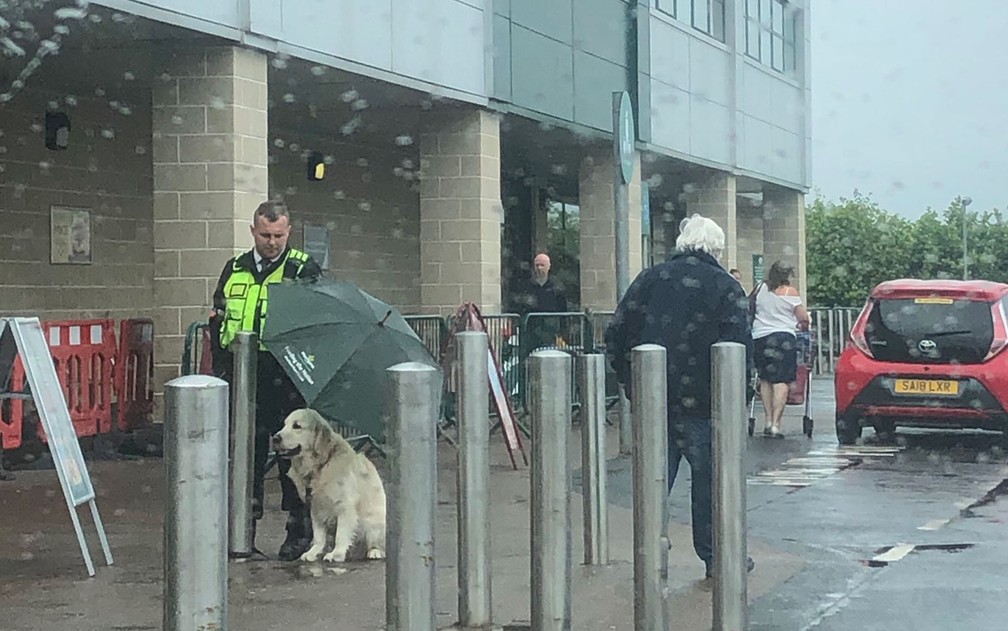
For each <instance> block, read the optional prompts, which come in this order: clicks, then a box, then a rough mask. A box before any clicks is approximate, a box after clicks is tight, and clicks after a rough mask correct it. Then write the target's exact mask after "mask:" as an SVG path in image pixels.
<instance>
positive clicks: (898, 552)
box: [871, 543, 917, 564]
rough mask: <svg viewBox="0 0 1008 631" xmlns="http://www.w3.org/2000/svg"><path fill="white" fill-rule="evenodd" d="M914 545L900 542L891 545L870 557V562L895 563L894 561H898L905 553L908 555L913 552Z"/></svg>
mask: <svg viewBox="0 0 1008 631" xmlns="http://www.w3.org/2000/svg"><path fill="white" fill-rule="evenodd" d="M916 547H917V546H916V545H914V544H912V543H901V544H898V545H895V546H893V547H892V548H889V549H888V550H886V551H885V552H883V553H882V554H877V555H875V556H874V557H873V558H872V560H871V562H872V563H885V564H889V563H895V562H896V561H899V560H900V559H902V558H903V557H905V556H906V555H908V554H910V553H911V552H913V550H914V548H916Z"/></svg>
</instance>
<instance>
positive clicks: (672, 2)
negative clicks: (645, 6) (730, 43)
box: [655, 0, 725, 42]
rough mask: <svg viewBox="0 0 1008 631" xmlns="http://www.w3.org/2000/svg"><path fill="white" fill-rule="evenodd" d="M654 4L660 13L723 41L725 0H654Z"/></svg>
mask: <svg viewBox="0 0 1008 631" xmlns="http://www.w3.org/2000/svg"><path fill="white" fill-rule="evenodd" d="M655 4H656V6H657V7H658V9H659V10H660V11H661V12H662V13H665V14H666V15H671V16H672V17H674V18H675V19H677V20H679V21H680V22H683V23H685V24H689V25H690V26H692V27H693V28H695V29H696V30H698V31H701V32H703V33H706V34H707V35H710V36H711V37H713V38H714V39H716V40H717V41H719V42H724V41H725V0H656V3H655Z"/></svg>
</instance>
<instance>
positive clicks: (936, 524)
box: [917, 519, 952, 530]
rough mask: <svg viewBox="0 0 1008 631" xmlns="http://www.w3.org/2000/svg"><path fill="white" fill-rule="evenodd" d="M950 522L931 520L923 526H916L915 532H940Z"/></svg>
mask: <svg viewBox="0 0 1008 631" xmlns="http://www.w3.org/2000/svg"><path fill="white" fill-rule="evenodd" d="M951 521H952V520H951V519H932V520H931V521H929V522H928V523H926V524H924V525H923V526H918V527H917V530H941V529H942V528H944V527H945V526H947V525H948V524H949V522H951Z"/></svg>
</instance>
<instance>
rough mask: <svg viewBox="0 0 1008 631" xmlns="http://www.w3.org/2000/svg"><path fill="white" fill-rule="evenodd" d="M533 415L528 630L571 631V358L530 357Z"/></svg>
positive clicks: (561, 354) (552, 353)
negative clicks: (569, 432) (530, 615)
mask: <svg viewBox="0 0 1008 631" xmlns="http://www.w3.org/2000/svg"><path fill="white" fill-rule="evenodd" d="M528 365H529V368H528V374H529V384H530V386H531V388H530V395H531V397H530V399H531V400H530V404H531V407H530V411H531V415H532V480H531V495H532V507H531V508H532V517H531V522H532V523H531V531H532V537H531V543H532V573H531V588H532V594H531V600H532V607H531V609H532V629H534V630H535V631H569V630H570V628H571V532H570V528H571V524H570V493H569V491H570V479H569V466H568V459H567V437H568V431H569V430H568V428H569V427H570V415H571V381H572V379H571V356H570V355H568V354H567V353H564V352H563V351H556V350H545V351H537V352H535V353H532V355H530V356H529V364H528Z"/></svg>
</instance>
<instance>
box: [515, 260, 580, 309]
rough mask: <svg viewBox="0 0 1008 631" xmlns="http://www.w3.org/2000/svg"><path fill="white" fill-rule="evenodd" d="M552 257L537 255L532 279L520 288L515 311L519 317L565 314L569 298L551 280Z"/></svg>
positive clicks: (516, 297)
mask: <svg viewBox="0 0 1008 631" xmlns="http://www.w3.org/2000/svg"><path fill="white" fill-rule="evenodd" d="M549 272H550V257H549V256H548V255H546V254H537V255H536V257H535V259H534V260H533V261H532V277H531V278H529V279H528V281H527V282H526V283H525V284H524V285H523V286H522V287H521V288H519V290H518V292H517V294H516V295H515V298H514V304H513V307H512V308H513V309H514V312H515V313H517V314H519V315H522V316H524V315H527V314H529V313H564V312H565V311H567V298H566V297H565V296H564V293H563V290H562V289H561V288H560V287H558V286H557V284H556V282H554V281H553V279H552V278H550V275H549Z"/></svg>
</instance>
